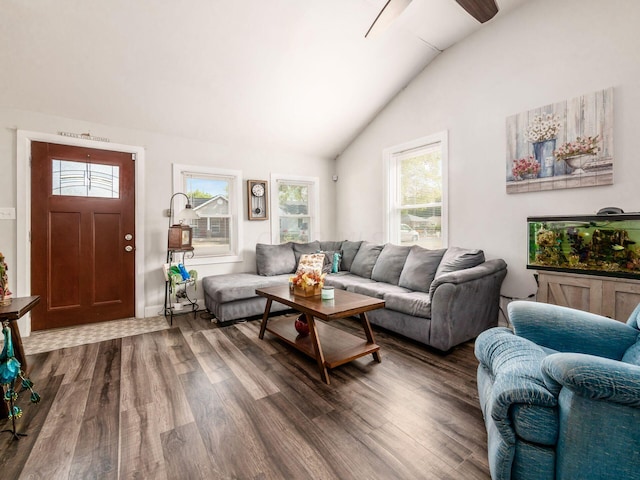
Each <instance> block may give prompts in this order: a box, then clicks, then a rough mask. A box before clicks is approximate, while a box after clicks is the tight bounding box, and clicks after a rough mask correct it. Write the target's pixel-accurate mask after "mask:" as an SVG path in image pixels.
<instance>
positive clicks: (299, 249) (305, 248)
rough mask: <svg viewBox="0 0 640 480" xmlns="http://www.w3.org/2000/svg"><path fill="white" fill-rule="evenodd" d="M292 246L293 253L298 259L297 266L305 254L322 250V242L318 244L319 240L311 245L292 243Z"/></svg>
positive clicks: (310, 243)
mask: <svg viewBox="0 0 640 480" xmlns="http://www.w3.org/2000/svg"><path fill="white" fill-rule="evenodd" d="M291 245H293V253H294V255H295V258H296V265H298V263H300V257H301V256H302V255H304V254H305V253H316V252H317V251H318V250H320V242H318V241H317V240H316V241H313V242H309V243H295V242H292V243H291Z"/></svg>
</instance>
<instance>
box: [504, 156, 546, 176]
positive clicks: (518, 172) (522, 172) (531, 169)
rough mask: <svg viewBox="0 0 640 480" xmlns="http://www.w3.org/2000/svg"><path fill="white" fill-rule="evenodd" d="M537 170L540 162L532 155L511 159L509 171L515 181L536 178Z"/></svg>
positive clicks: (538, 170)
mask: <svg viewBox="0 0 640 480" xmlns="http://www.w3.org/2000/svg"><path fill="white" fill-rule="evenodd" d="M539 172H540V162H538V161H537V160H536V159H535V158H534V157H533V155H529V156H528V157H525V158H519V159H518V160H514V161H513V168H512V169H511V173H512V174H513V178H514V179H515V180H517V181H520V180H525V179H531V178H537V177H538V174H539Z"/></svg>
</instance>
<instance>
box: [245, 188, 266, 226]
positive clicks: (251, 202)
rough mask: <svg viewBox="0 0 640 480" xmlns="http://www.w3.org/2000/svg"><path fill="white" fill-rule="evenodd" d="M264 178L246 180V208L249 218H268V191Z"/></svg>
mask: <svg viewBox="0 0 640 480" xmlns="http://www.w3.org/2000/svg"><path fill="white" fill-rule="evenodd" d="M267 187H268V185H267V182H266V180H247V208H248V214H249V220H268V219H269V211H268V198H269V196H268V192H267Z"/></svg>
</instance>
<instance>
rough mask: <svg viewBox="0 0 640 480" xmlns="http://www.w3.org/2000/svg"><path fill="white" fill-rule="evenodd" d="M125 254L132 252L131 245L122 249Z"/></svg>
mask: <svg viewBox="0 0 640 480" xmlns="http://www.w3.org/2000/svg"><path fill="white" fill-rule="evenodd" d="M124 250H125V252H132V251H133V247H132V246H131V245H127V246H126V247H124Z"/></svg>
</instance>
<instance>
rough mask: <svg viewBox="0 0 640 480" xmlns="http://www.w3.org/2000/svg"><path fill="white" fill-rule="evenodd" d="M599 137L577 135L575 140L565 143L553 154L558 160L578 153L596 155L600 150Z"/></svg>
mask: <svg viewBox="0 0 640 480" xmlns="http://www.w3.org/2000/svg"><path fill="white" fill-rule="evenodd" d="M599 137H600V136H599V135H596V136H595V137H577V138H576V139H575V140H574V141H573V142H566V143H563V144H562V145H561V146H560V147H559V148H557V149H556V150H554V151H553V155H554V156H555V157H556V160H558V161H560V160H564V159H566V158H571V157H575V156H578V155H596V154H597V153H598V152H599V151H600V147H599V146H598V142H599V141H600V139H599Z"/></svg>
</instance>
